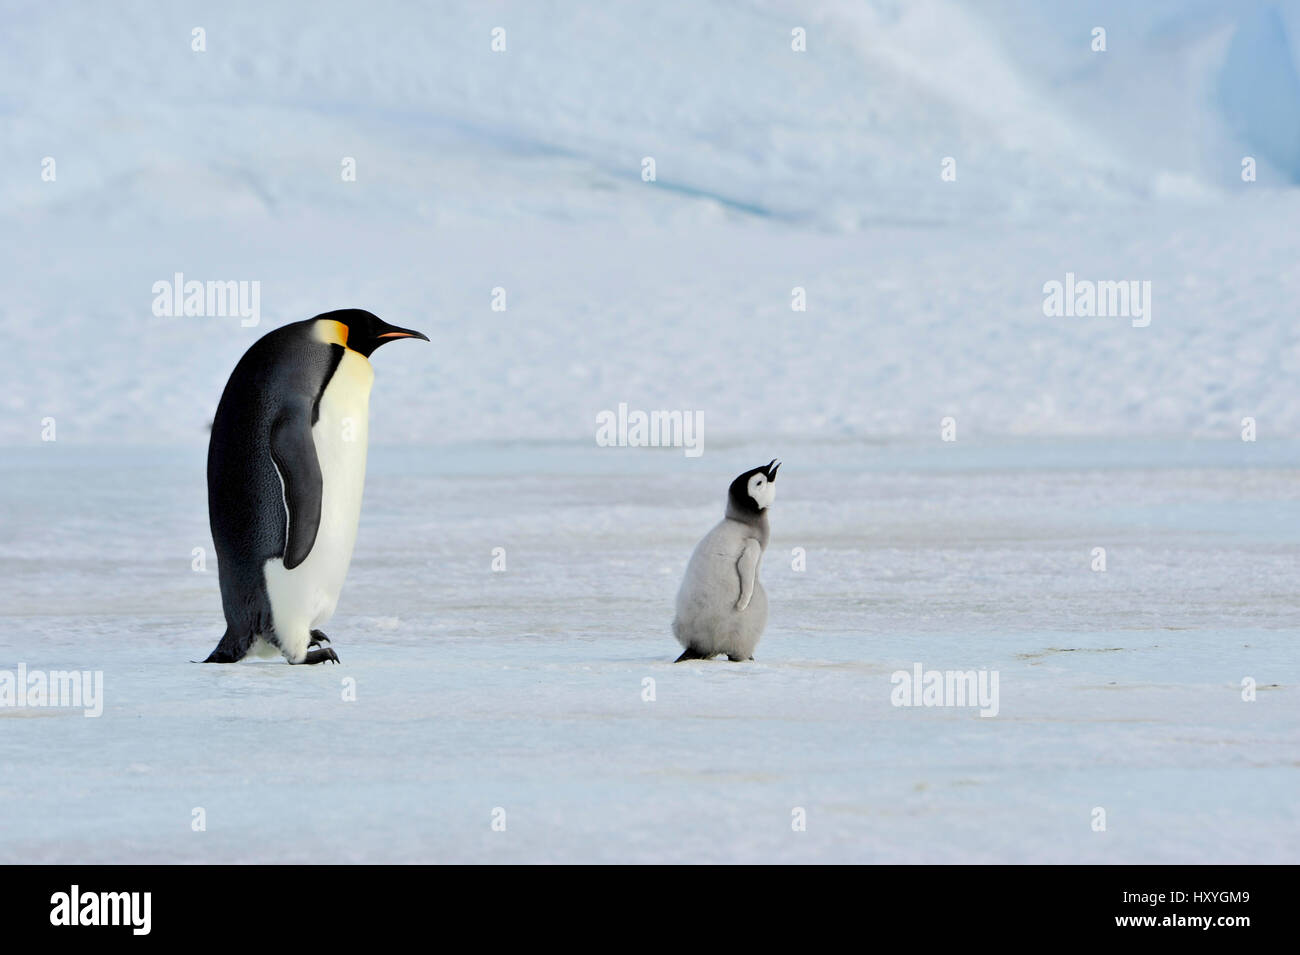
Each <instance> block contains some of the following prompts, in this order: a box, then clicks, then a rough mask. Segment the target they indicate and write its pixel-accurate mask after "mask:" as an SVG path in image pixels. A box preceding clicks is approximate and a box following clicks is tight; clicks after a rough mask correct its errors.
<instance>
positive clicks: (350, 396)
mask: <svg viewBox="0 0 1300 955" xmlns="http://www.w3.org/2000/svg"><path fill="white" fill-rule="evenodd" d="M373 381H374V370H373V369H372V368H371V366H370V362H369V361H367V360H366V358H365V357H364V356H362V355H360V354H358V353H357V352H354V351H351V350H348V351H346V352H344V354H343V358H342V359H341V360H340V361H339V366H338V368H337V369H335V371H334V375H333V377H332V378H331V379H330V381H329V384H327V385H326V387H325V391H324V393H323V394H322V395H321V400H320V417H319V418H318V419H317V421H316V424H315V425H313V426H312V429H311V434H312V440H313V442H314V443H315V445H316V458H317V460H318V461H319V462H320V470H321V513H320V525H319V527H318V528H317V531H316V541H315V543H314V544H313V545H312V548H311V551H310V553H308V555H307V559H306V560H304V561H303V562H302V563H301V564H299V565H298V566H297V567H295V568H294V569H293V570H285V569H284V562H283V560H282V559H280V558H276V559H274V560H269V561H267V562H266V566H265V576H266V590H267V596H268V597H269V598H270V600H271V614H272V617H273V619H274V621H275V633H276V637H277V639H278V640H279V643H280V652H282V653H283V654H284V655H285V656H286V657H287V658H289V659H290V660H294V661H298V660H301V659H302V657H303V656H304V655H305V654H306V652H307V643H308V641H309V640H310V637H311V631H312V630H313V629H316V628H319V627H323V626H324V625H325V624H326V623H327V622H329V619H330V617H331V616H332V615H333V614H334V608H335V606H336V605H337V604H338V599H339V592H340V591H341V590H342V589H343V581H344V579H345V578H346V577H347V573H348V565H349V564H350V563H351V562H352V547H353V545H354V544H355V543H356V539H357V524H358V523H359V521H360V519H361V494H362V490H363V489H364V486H365V480H366V444H367V438H368V430H367V426H368V423H369V420H370V386H371V384H372V383H373Z"/></svg>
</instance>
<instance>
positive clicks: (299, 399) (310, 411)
mask: <svg viewBox="0 0 1300 955" xmlns="http://www.w3.org/2000/svg"><path fill="white" fill-rule="evenodd" d="M315 321H316V319H314V318H313V319H308V320H307V321H303V322H295V323H293V324H291V325H285V326H284V327H282V328H278V329H276V330H275V331H273V332H270V333H268V334H266V335H264V336H263V337H262V338H260V339H259V340H258V341H257V342H255V343H254V344H253V346H252V347H251V348H249V349H248V351H247V352H245V353H244V357H243V358H241V359H240V360H239V364H237V365H236V366H235V370H234V371H233V372H232V373H231V375H230V380H229V381H228V382H227V383H226V388H225V391H224V392H223V393H222V395H221V402H220V404H219V405H218V406H217V414H216V417H215V418H214V419H213V422H212V436H211V439H210V440H209V442H208V520H209V524H210V526H211V528H212V540H213V543H214V544H215V545H216V550H217V563H218V575H219V577H220V580H221V601H222V605H223V607H224V609H225V614H226V626H227V630H226V636H225V637H224V638H223V639H222V643H221V646H219V647H218V648H217V650H216V651H214V656H216V655H218V654H221V653H222V651H223V648H226V651H227V652H229V653H230V654H231V655H233V656H234V657H235V658H236V659H237V658H238V657H241V656H243V654H244V653H245V652H247V649H248V646H249V644H251V642H252V639H253V637H255V636H257V635H258V634H270V633H272V630H273V628H272V622H271V608H270V601H269V598H268V597H267V594H266V582H265V578H264V576H263V573H262V567H263V565H264V564H265V563H266V561H268V560H270V559H272V558H274V557H283V556H285V550H286V543H287V541H286V538H287V534H288V521H287V515H286V504H287V503H288V502H287V501H286V497H285V496H286V494H287V493H288V489H287V487H286V484H287V483H288V477H286V483H285V484H282V482H281V477H280V473H279V471H277V469H276V465H275V463H274V462H273V460H272V452H271V438H272V429H273V428H276V427H277V426H278V427H279V428H281V429H292V430H293V431H294V432H295V437H296V438H297V439H298V441H299V446H300V447H303V448H305V449H306V450H305V451H304V452H303V453H309V454H311V455H312V462H310V463H311V464H312V465H313V466H315V467H316V472H315V473H316V474H317V475H319V467H318V465H316V464H315V460H314V456H315V448H314V444H313V443H312V441H311V434H310V431H311V426H312V425H313V424H314V423H315V422H316V419H317V416H318V411H319V403H320V396H321V393H322V392H323V391H324V390H325V386H326V385H327V384H328V383H329V380H330V377H331V376H332V375H333V374H334V370H335V369H336V368H337V367H338V363H339V361H340V360H341V359H342V357H343V353H344V349H343V347H342V346H341V345H333V344H328V343H326V342H323V341H319V340H317V339H316V337H315V335H314V334H313V324H314V322H315ZM277 423H278V425H277ZM304 431H305V434H304V433H303V432H304ZM304 442H305V443H304ZM317 484H319V479H318V480H317ZM316 494H317V497H318V498H319V487H317V488H316ZM317 504H318V505H319V500H318V501H317ZM314 534H315V531H314V528H313V529H312V536H313V537H314ZM304 556H305V555H304Z"/></svg>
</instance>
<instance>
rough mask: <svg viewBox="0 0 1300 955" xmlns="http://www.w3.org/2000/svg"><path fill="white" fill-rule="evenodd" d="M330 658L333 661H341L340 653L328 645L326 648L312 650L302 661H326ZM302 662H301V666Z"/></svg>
mask: <svg viewBox="0 0 1300 955" xmlns="http://www.w3.org/2000/svg"><path fill="white" fill-rule="evenodd" d="M326 660H329V661H330V662H331V663H338V662H339V655H338V654H337V653H335V652H334V649H333V648H332V647H326V648H325V649H324V650H312V651H310V652H309V653H308V654H307V655H306V656H305V657H303V658H302V663H324V662H325V661H326ZM301 665H302V664H299V666H301Z"/></svg>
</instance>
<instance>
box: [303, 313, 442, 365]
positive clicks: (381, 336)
mask: <svg viewBox="0 0 1300 955" xmlns="http://www.w3.org/2000/svg"><path fill="white" fill-rule="evenodd" d="M312 321H314V322H317V323H321V322H334V323H336V324H335V325H325V326H322V325H320V324H317V325H316V327H317V328H318V329H320V328H324V329H325V332H324V334H325V339H326V340H327V341H332V342H333V343H334V344H339V345H346V346H347V347H348V348H350V349H352V350H353V351H355V352H360V353H361V354H362V355H365V356H366V357H367V358H369V357H370V355H371V353H372V352H374V350H375V349H376V348H378V347H379V346H380V345H383V344H385V343H386V342H391V341H396V340H397V339H399V338H418V339H420V340H422V341H426V342H427V341H428V340H429V339H428V338H427V337H425V336H424V335H423V334H421V333H420V332H417V331H414V330H412V329H410V328H398V327H397V326H396V325H389V324H388V323H387V322H386V321H384V320H383V319H382V318H380V317H379V316H378V315H375V314H373V313H371V312H367V311H366V310H365V309H362V308H341V309H339V310H338V311H336V312H326V313H324V314H323V315H317V316H316V317H315V318H314V319H313V320H312ZM338 325H342V326H343V328H341V329H340V328H338V327H337V326H338ZM339 339H341V340H339Z"/></svg>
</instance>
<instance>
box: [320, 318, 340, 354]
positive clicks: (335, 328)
mask: <svg viewBox="0 0 1300 955" xmlns="http://www.w3.org/2000/svg"><path fill="white" fill-rule="evenodd" d="M313 331H314V332H315V333H316V338H317V339H319V340H320V341H323V342H325V343H326V344H327V345H342V346H343V347H344V348H347V347H348V327H347V326H346V325H344V324H343V323H342V322H336V321H334V320H333V319H331V318H322V319H321V320H320V321H318V322H317V323H316V327H315V328H314V329H313Z"/></svg>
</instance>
